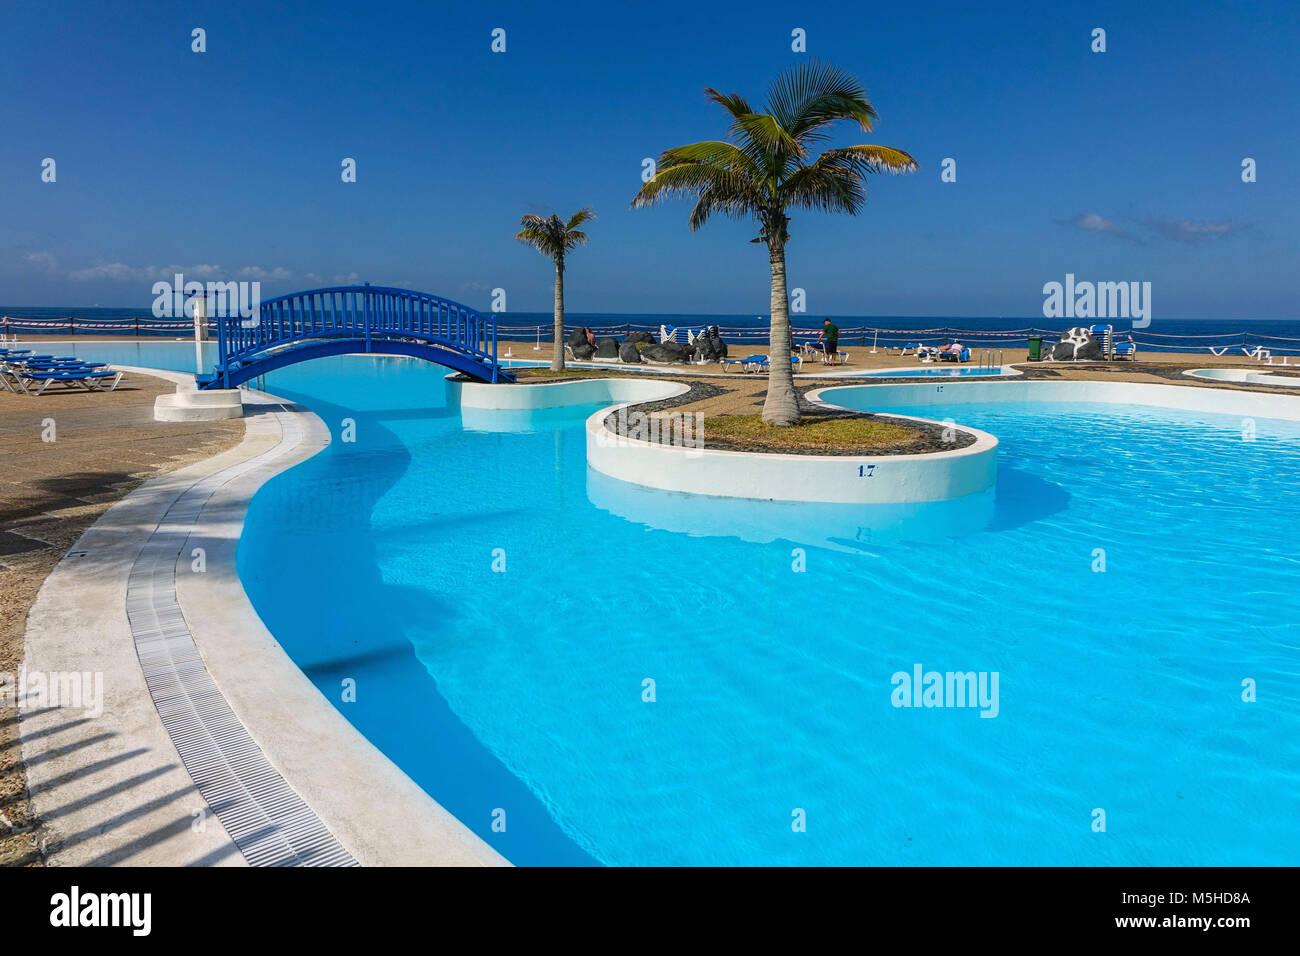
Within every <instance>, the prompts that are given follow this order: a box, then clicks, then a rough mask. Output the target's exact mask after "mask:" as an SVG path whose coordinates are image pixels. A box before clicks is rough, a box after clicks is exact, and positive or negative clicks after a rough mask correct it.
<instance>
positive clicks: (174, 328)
mask: <svg viewBox="0 0 1300 956" xmlns="http://www.w3.org/2000/svg"><path fill="white" fill-rule="evenodd" d="M0 316H5V317H7V318H8V321H7V322H3V323H0V324H3V325H4V326H6V329H7V331H9V332H10V333H11V334H12V333H17V334H19V335H34V334H56V335H68V334H73V335H109V334H122V335H158V336H173V337H179V336H185V335H187V334H188V331H189V324H188V321H187V320H184V319H156V318H154V317H153V313H152V311H151V310H150V309H149V308H139V309H104V308H81V307H55V308H30V307H21V306H0ZM825 317H826V316H825V315H824V314H817V315H812V314H807V315H804V314H796V315H794V316H792V320H793V325H794V327H795V330H796V334H797V335H800V336H802V335H815V334H816V333H817V332H818V331H819V330H820V328H821V321H822V319H824V318H825ZM831 319H832V321H834V322H835V324H836V325H838V326H839V328H840V341H841V342H842V343H843V344H845V345H860V346H869V345H872V344H879V345H882V346H886V345H898V344H905V343H907V342H913V341H917V342H936V341H942V340H944V339H945V338H960V339H961V340H962V341H963V342H965V343H966V344H969V345H974V346H982V347H989V346H997V345H1002V346H1005V347H1007V348H1017V347H1020V348H1023V347H1024V346H1025V344H1026V340H1027V338H1028V337H1029V336H1030V335H1046V336H1048V337H1049V338H1052V337H1055V336H1056V335H1059V334H1060V333H1061V332H1062V331H1063V330H1064V329H1065V328H1067V327H1069V326H1070V325H1088V324H1091V323H1090V322H1089V321H1088V320H1084V319H1063V320H1060V325H1059V327H1058V326H1051V325H1049V324H1048V320H1046V319H1044V318H1043V317H1042V316H1041V315H1040V316H1037V317H1029V318H1025V317H1016V316H975V317H971V316H962V317H942V316H904V315H871V316H869V315H837V316H831ZM497 322H498V336H499V338H501V339H503V340H504V339H514V340H516V341H518V340H520V339H522V340H529V339H534V340H536V339H537V338H538V337H540V338H541V340H542V341H543V342H545V341H547V340H548V339H549V337H550V334H551V314H550V313H549V312H502V313H500V314H499V315H498V318H497ZM767 324H768V319H767V316H763V315H734V314H733V315H706V314H702V313H672V314H655V313H644V312H637V313H583V312H570V313H568V315H567V316H566V325H567V326H569V327H577V326H588V327H590V328H591V329H592V330H593V331H594V332H595V333H596V334H597V335H614V336H616V337H623V336H625V335H627V334H629V333H630V332H637V331H654V332H658V331H659V328H660V326H667V327H669V328H679V329H694V330H699V329H700V328H702V327H704V326H709V325H716V326H718V327H719V329H720V330H721V333H722V337H723V339H725V340H728V341H734V342H737V343H746V344H762V343H765V342H766V340H767ZM1110 324H1112V325H1113V326H1114V330H1115V333H1116V334H1130V333H1131V334H1132V336H1133V339H1134V341H1136V342H1137V344H1138V346H1139V347H1140V348H1142V349H1144V350H1146V351H1201V350H1207V351H1208V349H1209V348H1214V349H1215V350H1218V349H1220V348H1228V349H1230V350H1232V351H1233V352H1236V351H1237V350H1238V349H1240V348H1247V349H1253V348H1255V347H1258V346H1262V347H1264V348H1266V349H1269V350H1271V351H1273V352H1277V353H1278V354H1300V320H1295V319H1276V320H1274V319H1160V318H1153V319H1152V320H1151V322H1150V325H1148V326H1147V327H1146V328H1142V329H1134V328H1132V323H1131V322H1129V321H1126V320H1113V321H1111V322H1110ZM683 340H684V339H683Z"/></svg>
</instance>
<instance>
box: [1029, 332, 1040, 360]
mask: <svg viewBox="0 0 1300 956" xmlns="http://www.w3.org/2000/svg"><path fill="white" fill-rule="evenodd" d="M1042 353H1043V337H1042V336H1041V335H1031V336H1029V361H1031V362H1039V361H1042Z"/></svg>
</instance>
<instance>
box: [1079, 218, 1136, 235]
mask: <svg viewBox="0 0 1300 956" xmlns="http://www.w3.org/2000/svg"><path fill="white" fill-rule="evenodd" d="M1070 225H1072V226H1074V227H1075V228H1076V229H1082V230H1084V231H1085V232H1107V233H1110V234H1111V235H1112V236H1124V237H1125V238H1127V237H1128V232H1127V230H1125V229H1124V228H1123V227H1122V226H1120V225H1119V224H1118V223H1115V222H1113V221H1112V220H1110V219H1107V218H1106V217H1105V216H1103V215H1100V214H1099V213H1095V212H1081V213H1079V215H1077V216H1075V217H1074V218H1073V219H1071V220H1070Z"/></svg>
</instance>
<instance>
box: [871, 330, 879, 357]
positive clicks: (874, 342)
mask: <svg viewBox="0 0 1300 956" xmlns="http://www.w3.org/2000/svg"><path fill="white" fill-rule="evenodd" d="M879 341H880V329H876V337H875V338H873V339H872V340H871V354H872V355H875V354H876V344H877V343H878V342H879Z"/></svg>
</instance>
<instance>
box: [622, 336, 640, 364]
mask: <svg viewBox="0 0 1300 956" xmlns="http://www.w3.org/2000/svg"><path fill="white" fill-rule="evenodd" d="M618 357H619V358H620V359H622V360H623V361H624V362H626V363H627V364H628V365H641V364H643V363H642V361H641V352H640V350H639V349H637V347H636V343H635V342H633V341H632V340H631V339H628V340H627V341H626V342H624V343H623V344H622V345H620V346H619V347H618Z"/></svg>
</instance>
